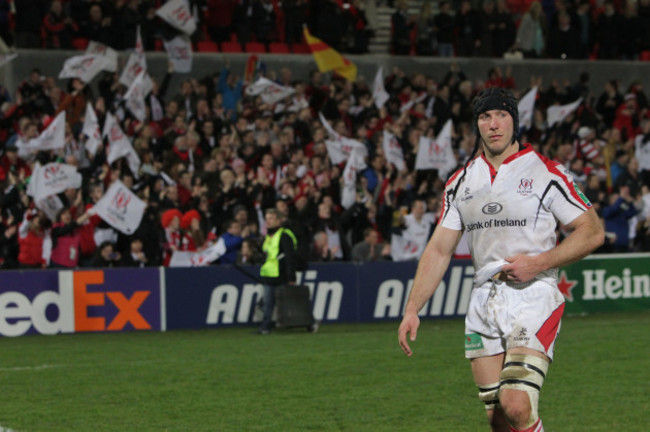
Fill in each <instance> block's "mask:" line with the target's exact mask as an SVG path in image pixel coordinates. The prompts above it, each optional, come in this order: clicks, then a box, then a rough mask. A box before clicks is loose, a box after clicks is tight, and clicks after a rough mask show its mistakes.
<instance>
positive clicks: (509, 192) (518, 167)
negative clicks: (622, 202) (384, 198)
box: [439, 144, 591, 282]
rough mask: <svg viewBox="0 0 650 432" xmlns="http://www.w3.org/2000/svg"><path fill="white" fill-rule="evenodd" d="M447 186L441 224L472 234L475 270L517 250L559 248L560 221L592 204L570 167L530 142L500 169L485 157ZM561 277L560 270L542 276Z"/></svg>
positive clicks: (531, 252) (565, 221)
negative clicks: (544, 153)
mask: <svg viewBox="0 0 650 432" xmlns="http://www.w3.org/2000/svg"><path fill="white" fill-rule="evenodd" d="M462 173H463V170H462V169H461V170H459V171H457V172H456V173H455V174H454V175H453V176H452V177H451V178H450V180H449V181H448V182H447V184H446V185H445V192H444V195H443V207H442V210H441V213H440V222H439V223H440V224H442V226H444V227H445V228H449V229H453V230H464V231H466V233H467V240H468V242H469V248H470V252H471V254H472V261H473V263H474V268H475V269H476V270H478V269H480V268H482V267H483V266H484V265H486V264H488V263H491V262H494V261H497V260H502V259H505V258H506V257H510V256H513V255H517V254H525V255H539V254H540V253H542V252H546V251H548V250H550V249H552V248H553V247H554V246H555V242H556V239H555V228H556V225H557V221H559V222H561V223H562V224H568V223H570V222H572V221H573V220H574V219H575V218H577V217H578V216H580V215H581V214H582V213H583V212H585V211H587V210H588V209H589V208H590V207H591V204H590V203H589V201H588V200H587V198H586V197H585V196H584V195H583V194H582V192H581V191H580V189H579V188H578V186H577V185H576V184H575V183H574V182H573V179H572V178H571V176H570V174H569V171H568V170H567V169H566V168H564V167H563V166H562V165H560V164H558V163H557V162H553V161H551V160H549V159H547V158H545V157H544V156H542V155H541V154H539V153H537V152H536V151H534V150H533V148H532V147H531V146H530V145H528V144H527V145H525V146H523V147H522V149H520V151H519V152H517V153H515V154H514V155H512V156H510V157H508V158H507V159H506V160H505V161H504V162H503V163H502V164H501V166H500V167H499V171H498V172H497V171H495V170H494V168H493V167H492V165H491V164H490V163H489V162H488V161H487V159H486V158H485V156H484V155H481V156H479V157H477V158H475V159H474V160H472V161H471V162H470V164H469V166H468V167H467V174H466V175H465V178H464V179H463V182H462V183H461V184H460V187H459V188H458V191H457V193H456V196H452V195H453V190H454V188H455V187H456V184H457V183H458V181H459V180H460V178H461V177H462ZM556 277H557V269H554V270H551V271H548V272H547V273H545V274H542V275H539V276H538V278H540V279H541V278H544V279H546V278H551V280H549V282H552V281H554V279H555V278H556Z"/></svg>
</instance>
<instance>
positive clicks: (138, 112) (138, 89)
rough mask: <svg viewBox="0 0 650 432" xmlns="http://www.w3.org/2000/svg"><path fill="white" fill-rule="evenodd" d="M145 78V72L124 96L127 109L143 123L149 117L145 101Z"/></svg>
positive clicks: (134, 81)
mask: <svg viewBox="0 0 650 432" xmlns="http://www.w3.org/2000/svg"><path fill="white" fill-rule="evenodd" d="M144 76H145V72H144V71H143V72H141V73H140V74H139V75H138V76H137V77H136V78H135V79H134V80H133V83H131V86H130V87H129V89H128V90H127V92H126V94H125V95H124V99H125V101H126V103H125V105H126V107H127V108H128V109H129V111H131V113H132V114H133V116H134V117H135V118H137V119H138V120H140V121H141V122H142V121H144V120H145V118H146V116H147V110H146V109H145V101H144V96H145V95H144Z"/></svg>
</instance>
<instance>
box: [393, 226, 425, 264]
mask: <svg viewBox="0 0 650 432" xmlns="http://www.w3.org/2000/svg"><path fill="white" fill-rule="evenodd" d="M420 254H421V252H420V246H419V244H418V242H416V241H414V240H413V239H411V238H410V237H409V235H408V234H407V233H406V232H405V231H402V235H398V234H392V235H391V236H390V255H391V257H392V258H393V261H396V262H397V261H412V260H416V259H418V258H419V257H420Z"/></svg>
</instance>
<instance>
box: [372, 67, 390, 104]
mask: <svg viewBox="0 0 650 432" xmlns="http://www.w3.org/2000/svg"><path fill="white" fill-rule="evenodd" d="M372 97H373V98H374V99H375V106H376V107H377V109H379V108H381V107H383V106H384V104H385V103H386V101H387V100H388V99H390V95H389V94H388V92H387V91H386V88H385V87H384V68H382V67H381V66H379V69H377V74H376V75H375V83H374V85H373V86H372Z"/></svg>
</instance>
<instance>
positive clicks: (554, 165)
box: [535, 152, 591, 210]
mask: <svg viewBox="0 0 650 432" xmlns="http://www.w3.org/2000/svg"><path fill="white" fill-rule="evenodd" d="M535 154H536V155H537V157H539V159H540V160H541V161H542V162H543V163H544V165H546V169H548V170H549V172H551V173H553V174H555V175H557V176H558V177H560V178H561V179H562V180H564V184H565V185H566V187H567V189H568V190H569V193H570V194H571V196H572V197H573V198H575V200H576V201H578V202H579V203H580V205H582V206H583V207H584V208H585V209H587V210H589V209H590V208H591V204H589V205H587V204H585V202H584V201H583V200H582V198H580V195H578V192H577V191H576V189H575V187H574V186H573V184H571V183H569V179H568V178H567V177H566V176H565V175H564V174H562V172H561V171H560V170H559V169H558V168H557V167H558V166H562V165H560V164H559V163H557V162H554V161H552V160H550V159H549V158H547V157H546V156H544V155H542V154H539V153H537V152H535Z"/></svg>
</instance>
